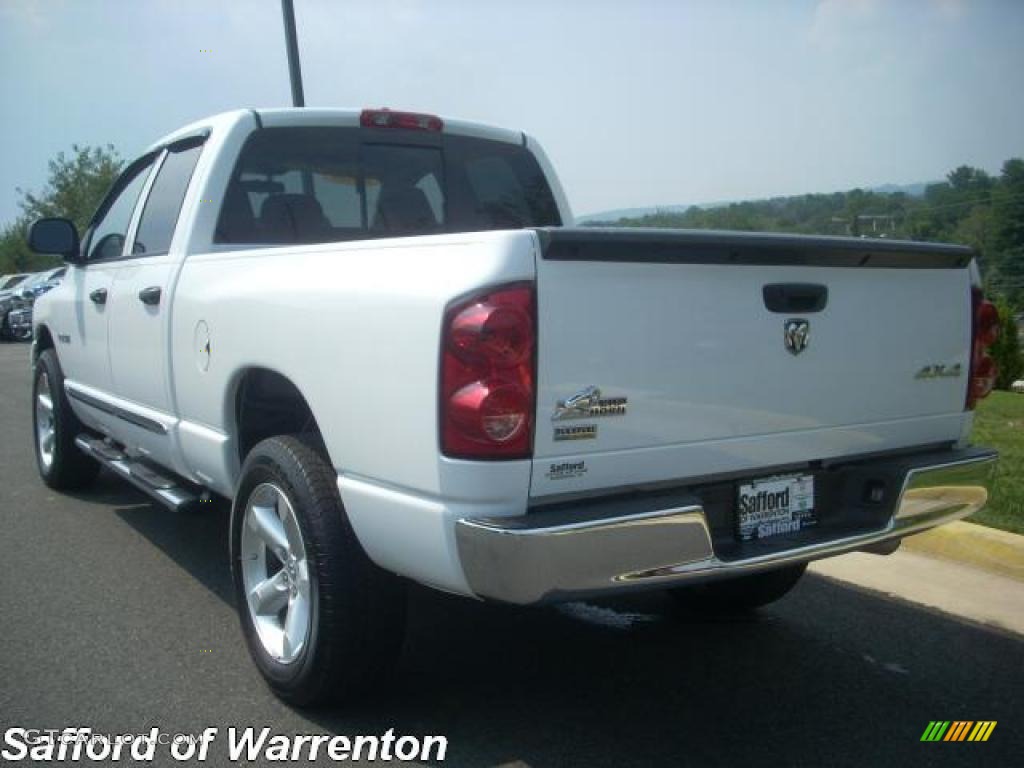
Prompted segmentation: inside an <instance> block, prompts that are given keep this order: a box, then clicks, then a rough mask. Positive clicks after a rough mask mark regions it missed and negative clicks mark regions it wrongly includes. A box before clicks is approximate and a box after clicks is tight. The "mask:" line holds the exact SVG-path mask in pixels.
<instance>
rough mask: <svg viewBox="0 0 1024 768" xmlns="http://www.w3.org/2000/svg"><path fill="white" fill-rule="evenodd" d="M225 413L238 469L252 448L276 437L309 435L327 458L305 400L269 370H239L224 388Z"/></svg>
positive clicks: (283, 377) (282, 377) (292, 385)
mask: <svg viewBox="0 0 1024 768" xmlns="http://www.w3.org/2000/svg"><path fill="white" fill-rule="evenodd" d="M226 413H227V415H228V417H229V418H230V420H231V422H230V423H231V425H232V429H231V434H232V435H233V436H234V438H235V439H234V442H235V448H236V451H237V457H238V463H239V466H241V464H242V463H244V462H245V457H246V456H247V455H248V454H249V452H250V451H251V450H252V448H253V446H255V445H256V444H257V443H259V442H260V441H261V440H265V439H266V438H268V437H274V436H276V435H287V434H300V433H312V434H314V435H315V436H316V443H317V445H318V447H319V448H320V449H321V450H322V451H323V453H324V455H325V456H328V453H327V449H326V446H325V445H324V442H323V438H322V437H321V433H320V427H319V424H318V423H317V420H316V417H315V416H314V414H313V409H312V406H310V404H309V400H308V399H307V398H306V397H305V395H304V394H303V393H302V391H301V389H299V387H298V385H296V384H295V382H294V381H292V379H291V378H289V377H288V376H286V375H284V374H283V373H280V372H279V371H276V370H274V369H272V368H267V367H263V366H256V365H254V366H248V367H246V368H243V369H241V370H239V371H238V372H237V373H236V374H235V376H234V377H233V379H232V385H231V386H230V387H229V388H228V402H227V403H226Z"/></svg>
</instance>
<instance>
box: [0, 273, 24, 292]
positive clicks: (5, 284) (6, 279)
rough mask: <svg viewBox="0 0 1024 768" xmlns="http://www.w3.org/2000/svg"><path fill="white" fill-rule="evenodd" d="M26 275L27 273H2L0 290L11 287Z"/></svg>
mask: <svg viewBox="0 0 1024 768" xmlns="http://www.w3.org/2000/svg"><path fill="white" fill-rule="evenodd" d="M26 277H28V275H27V274H17V275H4V276H3V277H0V291H6V290H7V289H9V288H13V287H14V286H16V285H17V284H18V283H20V282H21V281H22V280H24V279H25V278H26Z"/></svg>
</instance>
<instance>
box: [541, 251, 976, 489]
mask: <svg viewBox="0 0 1024 768" xmlns="http://www.w3.org/2000/svg"><path fill="white" fill-rule="evenodd" d="M774 283H811V284H820V285H825V286H828V289H829V295H828V303H827V306H826V307H825V309H824V310H823V311H821V312H816V313H813V314H805V315H800V316H801V317H806V318H807V320H808V321H809V323H810V329H811V336H810V342H809V344H808V346H807V348H806V349H805V350H804V351H802V352H801V353H799V354H796V355H794V354H791V353H789V352H788V351H787V350H786V349H785V347H784V344H783V325H784V322H785V321H786V320H787V319H788V318H789V315H786V314H778V313H773V312H770V311H768V310H767V309H766V308H765V304H764V302H763V299H762V288H763V286H765V285H768V284H774ZM537 287H538V305H539V309H538V312H539V314H540V316H541V317H542V318H543V332H542V334H541V337H540V353H539V366H538V370H539V374H540V381H539V388H538V399H537V423H538V431H537V437H536V441H535V456H536V460H535V467H534V473H533V485H532V488H531V493H532V495H534V496H545V495H548V494H560V493H566V492H578V491H584V490H593V489H598V488H608V487H616V486H621V485H623V484H629V483H652V482H659V481H665V480H672V479H686V478H697V477H703V476H708V475H715V474H720V473H727V472H735V471H742V470H748V469H756V468H757V467H758V466H761V467H764V466H771V465H773V464H774V465H783V464H790V463H797V462H802V461H811V460H820V459H828V458H834V457H836V456H844V455H846V456H849V455H856V454H866V453H873V452H880V451H885V450H892V449H897V448H903V447H906V446H913V445H923V444H928V443H940V442H943V441H954V440H956V439H958V437H959V435H960V430H961V425H962V422H963V419H964V413H965V412H964V399H965V394H966V376H964V375H961V376H958V377H950V378H936V379H930V380H918V379H915V374H916V373H917V372H918V371H920V370H921V369H922V368H923V367H925V366H927V365H933V364H937V363H938V364H945V365H949V366H955V365H959V366H961V369H962V370H963V371H966V370H967V367H968V363H969V360H968V350H969V348H970V326H969V324H968V323H966V322H965V318H967V317H968V316H969V314H970V290H969V287H970V282H969V275H968V273H967V271H966V270H965V269H934V270H930V269H875V268H842V267H834V268H833V267H814V266H800V267H796V266H746V265H733V264H725V265H712V264H654V263H593V262H576V261H551V260H547V259H540V260H539V261H538V276H537ZM590 385H596V386H598V387H599V388H600V390H601V392H602V394H603V396H604V397H605V398H616V397H626V398H627V400H628V403H627V404H626V409H627V410H626V414H625V415H624V416H617V415H610V416H601V417H598V418H593V419H589V420H588V419H583V420H582V421H580V420H576V421H570V422H561V421H552V414H553V413H554V412H555V410H556V406H557V403H558V401H559V400H562V399H564V398H566V397H568V396H571V395H572V394H573V393H575V392H578V391H580V390H582V389H584V388H585V387H587V386H590ZM576 423H586V424H591V425H594V426H596V427H597V430H598V434H597V438H596V439H592V440H564V441H555V440H554V437H553V436H554V428H555V427H556V426H559V425H563V424H576ZM583 460H585V461H586V468H587V471H586V473H585V474H576V475H573V476H568V477H554V478H553V479H552V477H551V476H550V473H549V472H548V467H549V465H550V464H552V463H554V462H579V461H583Z"/></svg>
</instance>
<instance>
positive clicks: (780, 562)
mask: <svg viewBox="0 0 1024 768" xmlns="http://www.w3.org/2000/svg"><path fill="white" fill-rule="evenodd" d="M997 459H998V455H997V454H996V452H995V451H992V450H988V449H981V448H970V449H965V450H956V451H944V452H941V453H929V454H925V455H922V456H916V457H910V458H902V459H900V460H899V461H897V462H892V461H888V462H878V463H877V466H878V467H879V469H880V471H882V470H884V471H885V472H892V471H894V470H895V471H897V472H898V476H899V477H900V478H901V482H900V484H899V486H898V487H899V488H900V491H899V495H898V498H896V499H895V501H894V503H893V506H892V512H891V513H890V514H889V515H888V516H887V522H886V523H885V524H884V525H882V526H881V527H877V526H876V527H875V528H874V529H873V530H868V531H860V532H856V533H854V534H852V535H836V536H833V537H824V538H823V537H822V534H821V532H817V533H816V534H815V536H814V538H812V539H810V540H809V541H810V543H806V544H803V545H797V546H793V547H791V548H786V549H776V550H774V551H770V552H766V553H764V554H759V553H756V552H755V553H750V552H747V553H745V554H741V555H739V556H738V557H736V558H729V559H724V558H723V557H720V556H719V555H718V554H716V551H715V547H714V546H713V544H714V540H715V537H714V536H713V535H712V530H711V528H710V526H709V523H708V517H707V515H706V514H705V510H704V507H703V505H702V502H701V499H700V497H699V496H696V495H693V494H691V493H686V492H683V493H680V494H675V498H674V499H673V500H672V503H670V504H665V503H664V501H665V497H661V498H660V499H659V501H660V502H661V504H660V505H659V506H658V507H657V508H648V509H643V508H642V505H643V503H644V502H643V501H638V500H635V499H631V500H629V501H626V502H621V503H618V504H608V503H603V502H597V503H590V504H589V505H588V504H587V503H579V504H578V505H577V506H575V507H574V508H569V509H564V508H563V509H560V510H557V511H552V512H535V513H531V514H527V515H522V516H518V517H500V518H463V519H461V520H459V521H458V522H457V524H456V540H457V543H458V549H459V556H460V558H461V561H462V567H463V570H464V572H465V575H466V579H467V580H468V582H469V585H470V587H471V589H472V590H473V592H474V593H475V594H477V595H478V596H480V597H485V598H490V599H494V600H500V601H503V602H509V603H518V604H527V603H538V602H546V601H554V600H564V599H570V598H574V597H584V596H593V595H600V594H609V593H615V592H619V591H624V590H628V589H638V588H644V587H646V588H652V587H673V586H682V585H685V584H688V583H696V582H700V581H709V580H713V579H720V578H728V577H731V576H741V575H746V574H750V573H756V572H758V571H766V570H771V569H773V568H779V567H782V566H786V565H792V564H796V563H802V562H807V561H810V560H816V559H820V558H824V557H831V556H833V555H838V554H842V553H844V552H852V551H856V550H860V549H869V550H874V551H884V550H885V549H886V547H885V546H884V545H885V544H886V543H893V542H898V540H899V539H901V538H903V537H904V536H909V535H912V534H915V533H920V532H921V531H924V530H927V529H929V528H933V527H935V526H937V525H941V524H943V523H947V522H950V521H952V520H958V519H960V518H963V517H966V516H968V515H970V514H973V513H974V512H977V511H978V510H979V509H981V508H982V507H983V506H984V505H985V502H986V501H987V500H988V488H989V487H990V485H991V478H992V471H993V469H994V468H995V465H996V462H997ZM872 466H873V465H871V464H863V463H862V464H859V465H857V466H856V467H855V469H854V470H852V471H856V472H859V473H863V472H864V471H865V469H870V468H871V467H872ZM648 506H650V502H648ZM595 507H596V508H598V509H599V510H600V511H599V512H597V513H596V514H595V512H594V508H595Z"/></svg>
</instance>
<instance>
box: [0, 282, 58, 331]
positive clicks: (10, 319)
mask: <svg viewBox="0 0 1024 768" xmlns="http://www.w3.org/2000/svg"><path fill="white" fill-rule="evenodd" d="M66 271H67V267H58V268H57V269H51V270H47V271H46V272H40V273H38V274H36V275H33V276H32V277H31V278H30V279H29V280H26V281H25V282H24V283H22V285H21V286H19V287H18V288H16V289H15V291H14V294H13V297H12V302H11V309H10V311H9V312H8V313H7V316H6V317H5V318H4V320H3V323H2V325H0V328H2V333H3V335H4V338H7V339H14V340H15V341H30V340H31V339H32V305H33V304H34V303H35V300H36V299H37V298H39V297H40V296H42V295H43V294H44V293H46V292H47V291H49V290H52V289H53V288H55V287H57V285H59V284H60V280H61V278H62V277H63V276H64V273H65V272H66Z"/></svg>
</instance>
